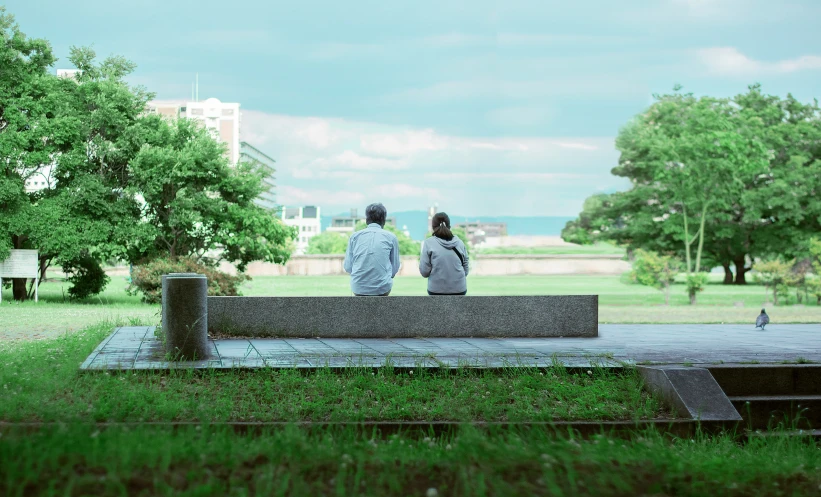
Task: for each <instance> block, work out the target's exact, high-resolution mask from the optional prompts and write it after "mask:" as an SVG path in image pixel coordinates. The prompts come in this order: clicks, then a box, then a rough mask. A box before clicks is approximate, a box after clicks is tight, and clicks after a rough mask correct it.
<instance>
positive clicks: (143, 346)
mask: <svg viewBox="0 0 821 497" xmlns="http://www.w3.org/2000/svg"><path fill="white" fill-rule="evenodd" d="M209 343H210V346H211V349H212V357H211V358H210V359H208V360H203V361H190V362H180V363H169V362H168V361H166V360H165V357H164V354H163V351H162V345H161V342H160V341H159V340H158V339H157V338H156V337H155V336H154V328H153V327H146V326H139V327H136V326H135V327H123V328H116V329H115V330H114V332H113V333H112V334H111V335H110V336H109V337H107V338H106V339H105V340H104V341H103V342H102V343H101V344H100V345H99V346H98V347H97V348H96V349H95V350H94V352H92V354H91V355H90V356H89V357H88V359H86V361H85V362H84V363H83V364H82V365H81V366H80V368H81V369H83V370H103V369H169V368H235V367H242V368H264V367H297V368H318V367H346V366H364V367H379V366H384V365H385V364H386V362H390V363H391V364H393V365H394V366H396V367H459V366H472V367H502V366H534V365H536V366H546V365H549V364H551V362H552V361H554V360H559V361H561V362H562V363H563V364H565V365H567V366H588V365H590V363H591V362H595V363H599V364H602V365H612V366H617V365H620V364H622V363H648V362H651V363H660V364H682V363H693V364H715V363H721V362H723V363H752V362H758V363H762V364H766V363H781V362H785V361H790V362H794V361H800V360H806V361H812V362H818V363H821V324H792V325H775V326H768V327H767V329H766V330H765V331H761V330H756V329H754V328H753V326H752V325H749V326H748V325H600V326H599V336H598V337H596V338H498V339H493V338H398V339H379V338H369V339H361V338H360V339H341V338H340V339H323V338H309V339H299V338H296V339H270V338H268V339H240V338H234V339H224V340H210V341H209Z"/></svg>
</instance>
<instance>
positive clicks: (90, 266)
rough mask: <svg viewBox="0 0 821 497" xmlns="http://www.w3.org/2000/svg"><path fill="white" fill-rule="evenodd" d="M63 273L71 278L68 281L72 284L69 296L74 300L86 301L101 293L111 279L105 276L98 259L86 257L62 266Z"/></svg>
mask: <svg viewBox="0 0 821 497" xmlns="http://www.w3.org/2000/svg"><path fill="white" fill-rule="evenodd" d="M62 268H63V272H65V273H66V274H68V275H69V276H68V277H67V278H66V281H68V282H69V283H71V284H72V286H71V288H69V289H68V294H69V296H71V298H73V299H84V298H87V297H91V296H94V295H97V294H99V293H101V292H102V291H103V290H105V286H106V285H107V284H108V282H109V281H111V278H109V277H108V275H107V274H105V271H104V270H103V268H102V267H101V266H100V263H99V262H98V261H97V259H95V258H93V257H91V256H89V255H84V256H81V257H79V258H78V259H75V260H72V261H66V262H63V264H62Z"/></svg>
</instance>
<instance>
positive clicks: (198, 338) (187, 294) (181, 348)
mask: <svg viewBox="0 0 821 497" xmlns="http://www.w3.org/2000/svg"><path fill="white" fill-rule="evenodd" d="M162 326H163V332H164V333H165V339H166V350H167V351H168V352H169V353H171V355H172V357H173V358H174V359H175V360H193V359H196V360H200V359H207V358H208V355H209V354H208V279H207V278H206V277H205V275H202V274H197V273H170V274H167V275H164V276H163V277H162Z"/></svg>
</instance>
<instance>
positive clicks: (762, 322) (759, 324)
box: [755, 309, 770, 330]
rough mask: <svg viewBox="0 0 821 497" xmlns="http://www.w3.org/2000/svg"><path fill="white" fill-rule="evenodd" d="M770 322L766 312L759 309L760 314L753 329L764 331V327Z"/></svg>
mask: <svg viewBox="0 0 821 497" xmlns="http://www.w3.org/2000/svg"><path fill="white" fill-rule="evenodd" d="M769 322H770V316H768V315H767V311H765V310H764V309H761V314H759V315H758V317H757V318H756V319H755V327H756V328H761V329H762V330H763V329H764V327H765V326H767V324H768V323H769Z"/></svg>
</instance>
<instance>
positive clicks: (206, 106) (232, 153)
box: [148, 98, 240, 164]
mask: <svg viewBox="0 0 821 497" xmlns="http://www.w3.org/2000/svg"><path fill="white" fill-rule="evenodd" d="M148 111H149V112H154V113H157V114H160V115H161V116H168V117H187V118H189V119H195V120H197V121H200V122H202V123H203V124H204V125H205V128H206V129H208V130H209V131H211V134H212V135H213V136H214V138H216V139H217V140H219V141H221V142H223V143H225V144H226V145H228V152H227V153H228V158H229V159H230V161H231V164H236V163H237V162H239V156H240V145H239V124H240V115H239V104H238V103H225V102H220V101H219V100H218V99H216V98H209V99H207V100H203V101H201V102H186V101H183V100H156V101H151V102H148Z"/></svg>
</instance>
